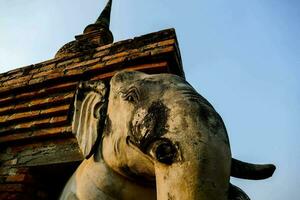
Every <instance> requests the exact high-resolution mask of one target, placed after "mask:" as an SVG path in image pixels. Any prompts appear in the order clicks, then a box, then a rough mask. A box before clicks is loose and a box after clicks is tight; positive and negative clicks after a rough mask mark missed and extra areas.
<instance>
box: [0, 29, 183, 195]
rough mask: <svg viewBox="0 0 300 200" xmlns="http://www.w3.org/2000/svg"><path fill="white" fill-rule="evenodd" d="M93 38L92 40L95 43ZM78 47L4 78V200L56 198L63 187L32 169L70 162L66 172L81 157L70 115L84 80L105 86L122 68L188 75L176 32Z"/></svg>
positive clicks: (0, 159)
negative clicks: (182, 60)
mask: <svg viewBox="0 0 300 200" xmlns="http://www.w3.org/2000/svg"><path fill="white" fill-rule="evenodd" d="M95 34H97V33H96V32H95V33H91V34H90V35H89V36H91V37H94V39H95V38H97V36H96V35H95ZM78 39H79V40H82V41H81V42H84V41H83V39H88V38H83V37H78ZM98 39H99V38H98ZM81 44H83V43H81ZM80 49H81V50H80V52H74V53H66V54H64V55H60V56H58V57H56V58H54V59H51V60H48V61H45V62H41V63H38V64H33V65H29V66H26V67H23V68H19V69H15V70H12V71H9V72H6V73H3V74H0V186H1V187H2V189H1V190H2V192H0V199H14V200H19V199H22V200H24V199H47V198H48V199H53V198H54V197H55V198H57V195H58V194H59V192H60V189H61V187H62V186H63V185H60V186H57V187H56V189H55V191H54V190H51V189H48V188H47V187H50V186H47V187H46V186H45V187H44V186H43V184H46V185H47V183H45V182H44V181H43V180H42V179H39V178H38V177H35V175H32V174H31V172H30V169H31V168H33V167H37V166H40V167H42V166H52V165H55V167H53V170H54V171H59V172H60V170H61V169H60V167H59V166H63V165H65V163H70V166H69V167H67V168H68V169H69V168H73V167H74V166H76V165H77V164H78V162H80V161H81V160H82V159H83V156H82V152H81V150H80V149H79V147H78V143H77V140H76V139H75V138H74V135H73V133H72V128H71V122H72V118H71V117H70V116H72V114H73V101H74V96H75V91H76V88H77V87H78V83H79V82H80V81H85V80H103V81H104V82H106V83H107V82H108V81H109V79H110V78H111V77H112V76H113V75H114V74H115V73H116V72H118V71H120V70H123V69H127V70H139V71H144V72H147V73H161V72H167V73H174V74H177V75H180V76H182V77H184V73H183V70H182V66H181V61H180V60H181V58H180V53H179V50H178V49H177V40H176V36H175V31H174V30H173V29H169V30H164V31H160V32H157V33H152V34H147V35H145V36H141V37H136V38H134V39H129V40H124V41H120V42H116V43H113V44H108V45H104V46H97V45H94V44H93V45H89V44H88V43H87V44H86V45H82V46H80ZM76 163H77V164H76ZM28 167H29V168H28ZM22 170H23V171H22ZM43 170H45V169H43ZM43 170H42V172H41V174H43V173H44V171H43ZM47 170H49V168H47ZM35 171H36V169H35ZM62 173H63V171H62ZM58 174H60V176H61V177H62V176H63V175H62V174H61V172H60V173H58ZM38 176H42V175H40V174H39V175H38ZM43 176H46V175H45V174H44V175H43ZM67 177H68V176H67V175H66V176H65V178H64V179H65V180H66V179H67ZM49 179H51V177H49ZM37 182H38V183H39V184H37ZM42 182H43V184H40V183H42ZM48 182H49V181H48ZM50 182H51V181H50ZM53 182H54V181H53ZM38 185H41V186H38ZM40 187H43V188H40ZM59 187H60V189H59ZM28 188H32V190H30V191H29V190H28ZM45 191H46V192H45ZM52 193H53V194H54V196H53V195H52V196H51V194H52ZM32 194H36V196H34V197H33V196H32ZM49 194H50V196H49ZM55 195H56V196H55Z"/></svg>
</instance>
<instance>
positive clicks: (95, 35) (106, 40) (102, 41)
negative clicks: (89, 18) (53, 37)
mask: <svg viewBox="0 0 300 200" xmlns="http://www.w3.org/2000/svg"><path fill="white" fill-rule="evenodd" d="M111 7H112V0H108V2H107V4H106V6H105V8H104V9H103V11H102V12H101V14H100V16H99V17H98V19H97V20H96V22H95V23H93V24H90V25H88V26H87V27H85V29H84V31H83V34H81V35H77V36H75V39H76V40H74V41H72V42H69V43H67V44H65V45H64V46H63V47H62V48H60V49H59V50H58V52H57V53H56V55H55V57H56V58H58V57H64V56H70V55H73V54H76V53H78V52H83V51H88V47H91V48H94V47H97V46H98V47H99V46H103V45H107V44H111V43H113V41H114V37H113V34H112V32H111V31H110V30H109V24H110V13H111ZM84 47H85V48H84Z"/></svg>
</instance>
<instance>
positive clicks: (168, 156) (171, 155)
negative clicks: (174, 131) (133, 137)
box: [150, 139, 177, 165]
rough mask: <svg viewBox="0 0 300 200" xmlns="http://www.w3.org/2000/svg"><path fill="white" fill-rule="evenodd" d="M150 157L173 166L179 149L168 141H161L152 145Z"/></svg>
mask: <svg viewBox="0 0 300 200" xmlns="http://www.w3.org/2000/svg"><path fill="white" fill-rule="evenodd" d="M150 155H151V156H152V157H153V158H155V159H156V160H157V161H159V162H161V163H164V164H167V165H171V164H172V163H173V162H174V161H175V158H176V155H177V149H176V148H175V147H174V145H173V144H172V143H171V142H170V141H169V140H168V139H159V140H157V141H155V142H154V144H152V148H151V151H150Z"/></svg>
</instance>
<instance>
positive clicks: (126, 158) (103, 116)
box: [60, 71, 275, 200]
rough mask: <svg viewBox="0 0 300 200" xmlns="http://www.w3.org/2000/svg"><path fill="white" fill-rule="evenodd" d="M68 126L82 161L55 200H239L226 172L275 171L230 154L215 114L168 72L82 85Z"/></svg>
mask: <svg viewBox="0 0 300 200" xmlns="http://www.w3.org/2000/svg"><path fill="white" fill-rule="evenodd" d="M72 129H73V133H74V134H75V135H76V137H77V140H78V143H79V146H80V148H81V150H82V153H83V155H84V156H85V157H86V159H85V160H84V161H83V162H82V163H81V165H80V166H79V167H78V169H77V170H76V171H75V173H74V174H73V176H72V177H71V178H70V180H69V181H68V183H67V184H66V186H65V188H64V190H63V192H62V194H61V197H60V199H61V200H67V199H80V200H93V199H105V200H106V199H108V200H113V199H114V200H119V199H124V200H139V199H145V200H148V199H149V200H150V199H151V200H152V199H158V200H196V199H199V200H246V199H249V197H248V196H247V195H246V194H245V193H244V192H243V191H242V190H241V189H240V188H238V187H236V186H234V185H232V184H230V176H233V177H237V178H242V179H253V180H258V179H264V178H268V177H270V176H272V174H273V172H274V170H275V166H274V165H255V164H249V163H245V162H241V161H238V160H236V159H233V158H232V157H231V151H230V144H229V139H228V135H227V132H226V128H225V125H224V123H223V121H222V119H221V117H220V116H219V114H218V113H217V112H216V111H215V109H214V108H213V107H212V105H211V104H210V103H209V102H208V101H207V100H206V99H205V98H204V97H202V96H201V95H200V94H198V93H197V92H196V91H195V89H194V88H193V87H192V86H191V85H190V84H189V83H188V82H186V81H185V80H184V79H183V78H181V77H179V76H176V75H171V74H156V75H148V74H144V73H142V72H136V71H123V72H119V73H117V74H116V75H115V76H114V77H113V78H112V79H111V81H110V85H109V86H108V85H105V83H104V82H101V81H88V82H82V83H81V84H80V85H79V87H78V90H77V93H76V97H75V101H74V113H73V124H72Z"/></svg>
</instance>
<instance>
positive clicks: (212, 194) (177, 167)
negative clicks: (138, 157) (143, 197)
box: [155, 162, 229, 200]
mask: <svg viewBox="0 0 300 200" xmlns="http://www.w3.org/2000/svg"><path fill="white" fill-rule="evenodd" d="M202 165H203V164H202ZM199 166H201V165H199V164H197V163H195V162H184V163H181V164H173V165H171V166H166V165H160V164H158V165H156V166H155V173H156V186H157V199H158V200H166V199H168V200H200V199H201V200H211V199H218V200H227V199H228V196H227V195H228V193H227V192H228V188H229V185H227V183H224V182H223V181H220V180H217V179H216V178H214V177H213V176H210V175H207V174H203V173H205V172H204V171H205V170H203V171H202V170H201V169H199ZM209 174H210V173H209ZM222 178H223V179H224V177H222Z"/></svg>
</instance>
